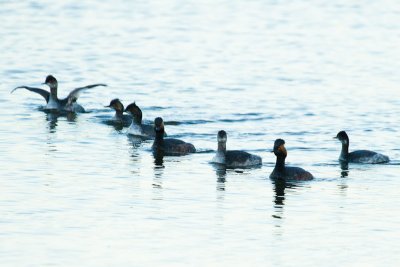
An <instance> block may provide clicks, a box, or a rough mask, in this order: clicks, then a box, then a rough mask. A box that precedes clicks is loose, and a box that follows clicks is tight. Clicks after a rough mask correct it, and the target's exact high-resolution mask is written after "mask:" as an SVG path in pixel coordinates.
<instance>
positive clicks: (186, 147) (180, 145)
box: [152, 117, 196, 156]
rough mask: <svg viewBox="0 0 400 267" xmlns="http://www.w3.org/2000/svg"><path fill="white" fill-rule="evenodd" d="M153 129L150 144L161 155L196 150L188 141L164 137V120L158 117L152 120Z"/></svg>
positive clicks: (172, 154) (175, 154) (181, 153)
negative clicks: (153, 133)
mask: <svg viewBox="0 0 400 267" xmlns="http://www.w3.org/2000/svg"><path fill="white" fill-rule="evenodd" d="M154 131H155V133H156V137H155V139H154V143H153V146H152V150H153V152H154V153H156V154H162V155H163V156H179V155H186V154H189V153H195V152H196V148H195V147H194V146H193V145H192V144H190V143H186V142H184V141H182V140H179V139H173V138H166V139H164V122H163V119H162V118H160V117H157V118H155V120H154Z"/></svg>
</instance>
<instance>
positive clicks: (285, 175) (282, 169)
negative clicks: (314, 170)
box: [269, 139, 313, 180]
mask: <svg viewBox="0 0 400 267" xmlns="http://www.w3.org/2000/svg"><path fill="white" fill-rule="evenodd" d="M271 152H274V154H275V156H276V163H275V168H274V170H273V171H272V173H271V175H270V176H269V177H270V178H272V179H286V180H311V179H313V176H312V174H311V173H309V172H308V171H306V170H304V169H302V168H298V167H286V166H285V158H286V156H287V151H286V148H285V141H284V140H283V139H276V140H275V143H274V149H273V150H272V151H271Z"/></svg>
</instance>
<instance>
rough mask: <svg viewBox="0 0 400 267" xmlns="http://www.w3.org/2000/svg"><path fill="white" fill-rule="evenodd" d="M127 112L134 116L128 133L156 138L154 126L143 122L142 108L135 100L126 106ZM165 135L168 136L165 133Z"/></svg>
mask: <svg viewBox="0 0 400 267" xmlns="http://www.w3.org/2000/svg"><path fill="white" fill-rule="evenodd" d="M125 112H128V113H129V114H130V115H131V116H132V123H131V125H130V126H129V129H128V134H132V135H137V136H143V137H151V138H154V137H155V136H156V132H155V131H154V126H152V125H146V124H143V121H142V118H143V113H142V110H141V109H140V108H139V107H138V105H136V103H135V102H133V103H131V104H129V105H128V106H127V107H126V109H125ZM164 136H166V134H165V133H164Z"/></svg>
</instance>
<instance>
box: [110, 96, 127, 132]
mask: <svg viewBox="0 0 400 267" xmlns="http://www.w3.org/2000/svg"><path fill="white" fill-rule="evenodd" d="M105 107H106V108H112V109H114V110H115V115H114V118H113V119H112V121H113V122H115V123H120V124H122V125H123V126H129V125H130V124H131V123H132V118H131V117H130V116H128V115H124V105H123V104H122V102H121V101H120V100H119V99H118V98H115V99H113V100H111V102H110V104H109V105H108V106H105Z"/></svg>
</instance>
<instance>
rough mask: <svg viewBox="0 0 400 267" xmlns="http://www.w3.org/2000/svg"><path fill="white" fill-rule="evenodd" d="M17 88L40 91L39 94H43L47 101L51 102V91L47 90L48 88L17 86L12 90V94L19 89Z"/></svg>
mask: <svg viewBox="0 0 400 267" xmlns="http://www.w3.org/2000/svg"><path fill="white" fill-rule="evenodd" d="M17 89H27V90H29V91H31V92H34V93H38V94H39V95H41V96H43V97H44V99H46V102H47V103H48V102H49V98H50V93H49V92H47V91H46V90H43V89H41V88H35V87H29V86H18V87H15V88H14V89H13V90H12V91H11V94H12V93H13V92H14V91H15V90H17Z"/></svg>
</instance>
